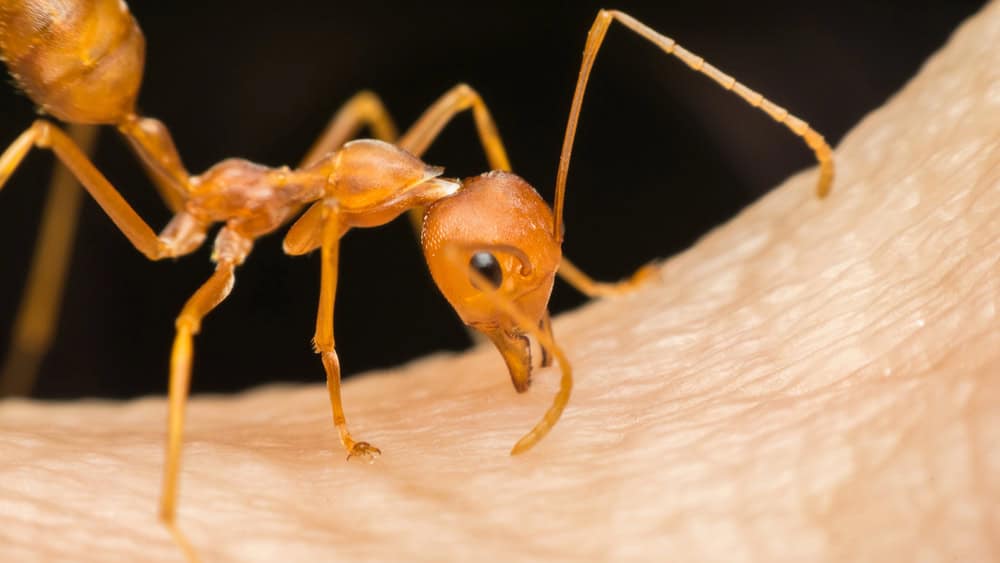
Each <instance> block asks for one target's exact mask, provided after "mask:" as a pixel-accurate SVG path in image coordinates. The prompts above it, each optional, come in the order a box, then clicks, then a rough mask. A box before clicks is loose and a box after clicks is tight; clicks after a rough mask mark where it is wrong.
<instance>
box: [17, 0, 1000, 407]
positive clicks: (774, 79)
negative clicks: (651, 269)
mask: <svg viewBox="0 0 1000 563" xmlns="http://www.w3.org/2000/svg"><path fill="white" fill-rule="evenodd" d="M982 4H983V2H981V1H948V2H940V1H938V2H926V3H924V2H877V1H870V0H843V1H839V2H815V3H813V2H801V1H795V2H792V1H787V2H772V3H768V2H763V3H761V2H755V3H748V2H740V3H717V2H693V1H688V2H666V1H660V2H650V1H647V2H638V1H636V2H616V3H613V4H611V3H608V4H607V6H608V7H617V8H620V9H623V10H626V11H629V12H631V13H632V15H634V16H636V17H637V18H639V19H641V20H643V21H644V22H645V23H647V24H649V25H650V26H652V27H653V28H654V29H657V30H659V31H661V32H662V33H665V34H667V35H669V36H671V37H673V38H674V39H676V40H678V41H679V42H680V43H681V44H682V45H684V46H686V47H687V48H688V49H690V50H692V51H694V52H696V53H698V54H700V55H703V56H704V57H705V58H706V59H708V60H709V61H711V62H713V63H714V64H715V65H716V66H718V67H720V68H721V69H723V70H724V71H726V72H729V73H730V74H732V75H734V76H736V77H737V78H738V79H740V80H741V81H743V82H745V83H746V84H747V85H749V86H750V87H752V88H755V89H757V90H759V91H761V92H763V93H764V94H765V95H767V96H768V97H770V98H771V99H773V100H774V101H775V102H777V103H778V104H781V105H785V106H786V107H788V108H789V109H790V110H791V111H792V112H793V113H795V114H797V115H799V116H801V117H802V118H804V119H806V120H807V121H809V122H810V123H811V124H812V125H813V126H814V127H815V128H816V129H817V130H818V131H820V132H821V133H823V134H824V135H826V136H827V138H828V139H829V140H830V141H831V142H832V143H836V142H839V141H840V139H841V138H842V136H843V135H844V134H845V133H846V132H847V131H848V130H849V129H850V128H851V127H852V126H853V125H854V124H855V123H856V122H857V121H858V120H860V119H861V118H862V117H863V116H864V115H865V114H866V113H867V112H869V111H870V110H872V109H874V108H876V107H878V106H879V105H881V104H882V103H883V102H884V101H885V100H886V99H887V98H888V97H889V96H890V95H891V94H892V93H894V92H895V91H896V90H898V89H899V88H900V87H901V86H902V85H903V84H904V82H905V81H906V80H907V79H908V78H910V77H911V76H912V75H913V74H914V72H915V71H916V70H917V69H918V67H919V66H920V65H921V63H922V62H923V61H924V60H925V59H926V58H927V56H928V55H930V54H931V53H932V52H933V51H935V50H936V49H938V48H939V47H940V46H941V45H942V44H943V43H944V41H945V40H946V38H947V37H948V35H949V34H950V33H951V32H952V31H953V30H954V28H955V27H956V25H957V24H958V23H959V22H960V21H962V20H963V19H964V18H966V17H967V16H969V15H970V14H972V13H973V12H974V11H975V10H977V9H978V8H979V7H980V6H981V5H982ZM599 7H600V4H597V3H593V2H587V1H572V2H530V3H529V2H491V3H478V2H419V3H416V2H413V3H411V2H398V3H395V2H394V3H383V2H352V3H348V2H333V1H326V2H321V1H305V0H286V1H284V2H273V1H268V2H236V1H222V0H219V1H213V2H203V1H197V2H195V1H183V2H181V1H172V2H154V1H152V0H146V1H142V2H140V1H135V2H133V3H132V10H133V13H134V14H135V16H136V18H137V19H138V20H139V22H140V25H141V27H142V28H143V30H144V32H145V34H146V38H147V66H146V75H145V81H144V86H143V90H142V93H141V95H140V108H141V111H142V112H144V113H146V114H149V115H153V116H156V117H159V118H160V119H162V120H163V121H165V122H166V124H167V125H168V126H169V127H170V129H171V131H172V132H173V135H174V138H175V140H176V142H177V145H178V148H179V150H180V152H181V155H182V157H183V158H184V160H185V164H186V165H187V167H188V168H189V170H191V171H192V173H198V172H200V171H202V170H204V169H205V168H207V167H208V166H210V165H212V164H213V163H215V162H217V161H219V160H222V159H223V158H226V157H230V156H240V157H245V158H249V159H251V160H255V161H258V162H261V163H265V164H269V165H279V164H294V163H295V162H296V161H297V160H298V159H299V158H300V157H301V155H302V154H303V153H304V151H305V150H306V149H307V147H308V146H309V145H310V143H311V141H312V140H313V139H314V137H315V136H316V135H317V134H318V133H319V131H320V130H321V129H322V128H323V126H324V125H325V123H326V120H327V119H328V118H329V116H330V115H331V114H332V113H333V112H334V111H335V110H336V109H337V107H338V106H339V105H340V104H341V103H342V102H343V101H344V100H346V99H347V98H348V97H349V96H350V95H351V94H352V93H354V92H356V91H357V90H360V89H362V88H370V89H373V90H375V91H377V92H378V93H379V94H380V95H381V96H382V97H383V99H384V100H385V102H386V104H387V105H388V107H389V108H390V110H391V111H392V113H393V114H394V116H395V118H396V120H397V122H398V123H399V124H400V126H401V127H405V126H406V125H408V124H409V123H410V122H412V121H413V120H414V119H415V118H416V117H417V116H418V115H419V113H420V112H421V111H422V110H423V109H424V108H425V107H426V106H427V105H428V104H430V103H431V102H432V101H433V100H434V99H435V98H436V97H437V96H438V95H440V94H442V93H443V92H444V91H446V90H447V89H448V88H449V87H451V86H452V85H454V84H456V83H458V82H468V83H469V84H471V85H473V86H474V87H475V88H476V89H478V90H479V91H480V93H481V94H482V95H483V97H484V98H485V99H486V101H487V103H488V104H489V105H490V107H491V109H492V111H493V114H494V117H495V118H496V120H497V122H498V123H499V126H500V130H501V133H502V134H503V136H504V139H505V141H506V143H507V147H508V150H509V151H510V155H511V159H512V161H513V164H514V167H515V170H516V171H517V172H519V173H520V174H521V175H522V176H524V177H525V178H527V179H528V180H529V181H530V182H532V183H533V184H534V185H535V186H536V187H537V188H538V189H539V191H540V192H541V193H542V195H543V197H545V198H546V199H549V200H551V196H552V187H551V186H552V184H553V181H554V177H555V170H556V159H557V156H558V152H559V148H560V144H561V140H562V134H563V127H564V125H565V119H566V112H567V108H568V105H569V101H570V98H571V95H572V88H573V84H574V81H575V76H576V73H577V70H578V65H579V58H580V53H581V50H582V46H583V42H584V38H585V36H586V32H587V29H588V28H589V26H590V24H591V21H592V20H593V17H594V15H595V14H596V12H597V9H598V8H599ZM0 111H2V115H3V119H2V120H0V142H2V143H7V142H10V140H13V138H14V137H15V136H16V135H17V134H18V133H19V132H20V131H21V130H23V128H24V127H26V126H27V125H28V124H30V122H31V120H32V118H33V115H34V114H33V109H32V104H31V103H30V101H29V100H27V99H26V98H25V97H24V96H21V95H18V94H16V93H15V92H14V91H13V89H12V88H10V87H7V88H3V89H2V91H0ZM576 146H577V149H576V152H575V154H574V161H573V167H572V169H571V174H570V187H569V191H568V203H567V209H566V228H567V238H566V242H565V246H564V250H565V252H566V254H567V256H570V257H573V258H575V260H576V261H577V263H578V264H579V265H581V266H583V267H585V268H586V269H587V270H589V271H590V272H591V273H593V274H594V275H596V276H599V277H605V278H617V277H619V276H621V275H624V274H625V273H627V272H629V271H630V270H631V269H633V268H634V267H636V266H638V265H640V264H642V263H644V262H646V261H648V260H649V259H652V258H654V257H663V256H668V255H670V254H673V253H676V252H678V251H679V250H682V249H683V248H685V247H686V246H688V245H690V244H691V243H692V242H693V241H694V240H695V239H697V238H698V237H699V236H701V235H702V234H704V233H705V232H706V231H707V230H709V229H711V228H712V227H713V226H715V225H717V224H719V223H720V222H722V221H724V220H726V219H727V218H729V217H731V216H732V215H733V214H734V213H735V212H736V211H738V210H739V209H740V208H742V207H744V206H745V205H747V204H748V203H749V202H751V201H752V200H754V199H756V198H757V197H759V196H760V195H761V194H762V193H763V192H764V191H766V190H767V189H769V188H771V187H772V186H774V185H775V184H776V183H778V182H780V181H781V180H782V179H784V178H785V177H787V176H788V175H790V174H791V173H793V172H795V171H797V170H799V169H801V168H803V167H806V166H811V165H812V156H811V153H810V152H809V151H808V150H807V149H805V148H804V145H802V143H801V141H800V140H799V139H797V138H796V137H794V136H792V135H791V134H790V133H788V132H787V131H786V130H785V129H784V128H783V127H781V126H778V125H776V124H774V123H772V122H771V121H770V120H769V119H768V118H767V117H766V116H764V115H763V114H761V113H759V112H756V111H754V110H752V109H750V108H748V107H747V106H745V105H744V104H743V102H741V101H740V100H739V99H737V98H736V97H734V96H732V95H730V94H727V93H726V92H724V91H722V90H721V89H719V88H718V87H717V86H715V85H714V83H712V82H711V81H709V80H707V79H705V78H703V77H700V76H699V75H697V74H695V73H692V72H690V71H689V70H687V68H686V67H685V66H684V65H683V64H681V63H679V61H677V60H676V59H672V58H669V57H667V56H665V55H662V54H661V53H660V52H659V51H657V50H656V49H655V48H653V47H651V46H649V45H648V44H646V43H644V42H643V41H641V40H639V39H638V38H636V37H634V36H632V35H630V34H629V33H628V32H626V31H624V30H623V28H618V27H615V28H613V30H612V32H611V33H610V34H609V38H608V41H607V42H606V47H605V49H604V50H603V51H602V53H601V55H600V57H599V58H598V62H597V66H596V70H595V74H594V78H593V79H592V86H591V89H590V90H589V92H588V95H587V102H586V103H585V105H584V113H583V118H582V123H581V126H580V131H579V136H578V141H577V145H576ZM95 160H96V163H97V165H98V167H99V168H100V169H101V170H102V171H104V173H105V174H106V175H107V176H108V178H109V179H111V181H112V182H113V183H114V184H115V185H116V186H117V187H118V188H119V190H120V191H121V192H122V193H123V195H124V196H125V197H126V198H127V199H128V200H129V201H130V202H132V203H133V205H134V206H135V207H136V208H137V209H138V211H139V212H140V214H141V215H143V216H144V217H145V218H146V219H147V220H148V221H149V222H150V224H151V225H153V226H154V228H156V229H159V228H160V227H161V226H162V225H164V224H165V223H166V221H167V220H168V218H169V217H168V214H167V213H166V211H165V209H164V207H163V206H162V204H160V203H159V201H158V199H157V196H156V194H155V191H154V190H153V189H152V187H151V185H150V183H149V182H148V180H147V179H146V178H145V177H144V176H143V174H142V172H141V169H140V168H139V166H138V164H137V163H136V162H135V161H134V159H133V157H132V156H131V155H130V153H128V152H127V151H126V150H125V148H124V144H123V143H122V142H121V141H120V140H119V139H118V138H116V137H115V134H114V133H113V132H112V131H110V130H105V131H104V132H103V133H102V137H101V144H100V148H99V151H98V154H97V155H96V157H95ZM426 160H427V161H428V162H431V163H434V164H440V165H444V166H446V167H447V173H448V175H451V176H466V175H473V174H477V173H479V172H482V171H483V169H484V168H485V160H484V158H483V156H482V155H481V153H480V150H479V147H478V143H477V142H476V140H475V136H474V129H473V127H472V125H471V119H470V118H468V117H463V118H461V119H459V120H457V122H456V123H455V124H454V125H453V126H452V127H450V128H449V129H448V130H447V131H446V133H445V134H444V135H443V137H442V138H441V139H440V141H439V142H437V143H436V144H435V145H434V147H433V148H432V149H431V151H430V152H429V153H428V154H427V156H426ZM51 162H52V157H51V155H48V154H45V153H41V152H38V153H33V154H32V155H31V156H30V157H29V158H28V160H27V161H26V163H25V165H24V166H23V167H22V168H21V169H20V170H19V171H18V172H17V174H16V175H15V176H14V177H13V178H12V179H11V180H10V182H9V184H8V186H7V189H5V190H4V191H3V192H2V193H0V350H4V349H5V348H6V342H7V341H8V339H9V336H10V327H11V325H12V320H13V317H14V313H15V310H16V307H17V303H18V300H19V298H20V295H21V291H22V289H23V284H24V277H25V272H26V269H27V265H28V263H29V259H30V255H31V250H32V244H33V240H34V236H35V233H34V229H35V226H36V224H37V221H38V218H39V215H40V212H41V207H42V198H43V195H44V192H45V187H46V185H47V178H48V171H49V169H50V167H51ZM280 241H281V234H280V233H279V234H277V235H274V236H270V237H267V238H265V239H262V240H261V241H259V243H258V245H257V247H256V249H255V252H254V253H253V255H252V256H251V258H250V260H249V261H248V263H247V264H246V265H245V267H243V268H242V269H241V271H240V272H239V274H238V279H237V284H236V289H235V291H234V292H233V295H232V296H231V297H230V299H229V300H228V301H226V302H225V303H224V304H223V305H222V306H221V307H220V308H219V309H217V310H216V311H215V312H214V313H213V314H212V315H210V316H209V317H208V319H207V320H206V322H205V325H204V331H203V333H202V334H201V335H200V336H199V337H198V339H197V341H196V352H197V353H196V362H195V374H194V383H193V389H194V391H195V392H199V391H228V390H234V389H241V388H245V387H248V386H251V385H254V384H258V383H261V382H266V381H276V380H286V381H317V382H318V381H321V380H322V377H323V369H322V366H321V364H320V362H319V359H318V358H317V357H316V356H315V355H314V354H313V353H312V352H311V346H310V337H311V335H312V330H313V326H314V315H315V308H316V297H317V292H318V277H319V264H318V260H317V257H316V256H315V255H313V256H309V257H300V258H290V257H286V256H285V255H283V254H282V253H281V246H280ZM210 247H211V244H207V245H206V247H205V248H203V249H202V250H201V251H199V252H198V253H197V254H195V255H193V256H189V257H187V258H184V259H181V260H179V261H177V262H171V261H166V262H161V263H149V262H147V261H145V260H144V259H143V258H142V257H141V255H140V254H138V253H137V252H136V251H135V250H134V249H133V248H132V247H131V246H130V245H129V244H128V243H127V241H126V240H125V239H124V237H122V236H121V234H120V233H118V232H117V231H116V229H115V228H114V226H113V225H112V224H111V222H110V221H109V220H108V219H107V218H106V217H105V216H104V215H103V214H102V213H101V212H100V210H99V209H98V208H97V206H96V205H95V204H94V203H93V202H92V201H90V200H89V199H88V200H87V202H86V204H85V209H84V214H83V218H82V221H81V225H80V230H79V235H78V238H77V245H76V248H75V251H74V254H73V262H72V267H71V273H70V279H69V290H68V294H67V298H66V301H65V305H64V311H63V313H62V315H61V317H60V318H61V321H60V325H59V328H58V331H57V336H56V342H55V346H54V349H53V350H52V352H51V353H50V355H49V356H48V358H47V360H46V361H45V362H44V364H43V370H42V375H41V378H40V380H39V383H38V386H37V389H36V393H35V394H36V395H37V396H39V397H50V398H55V397H60V398H68V397H79V396H108V397H128V396H135V395H139V394H147V393H162V392H163V391H164V390H165V388H166V374H167V358H168V355H169V350H170V345H171V340H172V337H173V318H174V316H175V315H176V314H177V312H178V311H179V310H180V307H181V305H182V304H183V302H184V301H185V299H186V298H187V297H188V296H189V295H190V294H191V292H193V291H194V290H195V289H196V288H197V286H198V285H199V284H200V283H201V282H202V281H203V280H204V279H206V278H207V276H208V275H209V274H210V273H211V269H212V267H211V264H210V263H209V261H208V254H209V250H210ZM581 301H582V298H581V297H580V296H578V295H577V294H575V293H574V292H573V290H572V289H570V288H569V287H567V286H565V285H563V284H561V283H557V286H556V290H555V295H554V297H553V308H554V310H556V311H561V310H565V309H566V308H569V307H573V306H575V305H577V304H579V303H580V302H581ZM336 333H337V343H338V351H339V353H340V357H341V360H342V363H343V365H344V369H345V372H346V373H356V372H358V371H361V370H365V369H370V368H375V367H388V366H391V365H394V364H398V363H400V362H402V361H405V360H407V359H410V358H414V357H417V356H420V355H423V354H426V353H429V352H431V351H434V350H439V349H460V348H462V347H463V346H465V345H466V342H467V341H466V337H465V334H464V331H463V329H462V327H461V325H460V324H459V322H458V320H457V318H456V317H455V315H454V313H453V312H451V310H450V309H449V307H448V305H447V303H446V302H445V301H444V299H443V298H442V297H441V296H440V295H439V294H438V293H437V291H436V290H435V289H434V287H433V285H432V283H431V281H430V278H429V276H428V275H427V273H426V266H425V265H424V264H423V263H422V259H421V255H420V253H419V250H418V247H417V245H416V243H415V242H414V240H413V237H412V235H411V233H410V231H409V227H408V225H407V224H406V223H405V222H404V221H399V222H397V223H395V224H392V225H389V226H387V227H384V228H380V229H367V230H358V231H354V232H352V233H351V234H350V235H349V236H348V237H347V238H346V239H345V241H344V244H343V254H342V257H341V285H340V288H339V292H338V300H337V309H336ZM497 361H498V362H499V361H500V360H499V358H498V360H497Z"/></svg>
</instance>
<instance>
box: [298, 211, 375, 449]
mask: <svg viewBox="0 0 1000 563" xmlns="http://www.w3.org/2000/svg"><path fill="white" fill-rule="evenodd" d="M321 203H322V204H323V207H322V210H323V220H324V224H323V236H322V247H321V248H322V250H321V254H322V265H321V269H320V289H319V310H318V311H317V313H316V333H315V335H314V336H313V346H315V348H316V352H318V353H319V354H320V357H321V358H322V360H323V369H324V370H326V388H327V391H328V392H329V394H330V407H331V409H332V410H333V424H334V425H335V426H336V427H337V431H338V432H340V442H341V443H342V444H343V445H344V449H346V450H347V459H351V458H352V457H361V458H364V459H367V460H368V461H372V460H374V458H375V457H377V456H378V455H379V454H381V453H382V451H381V450H379V449H378V448H376V447H375V446H373V445H371V444H369V443H368V442H356V441H355V440H354V438H352V437H351V433H350V431H348V430H347V418H346V417H345V416H344V405H343V402H342V400H341V397H340V358H338V357H337V350H336V347H335V344H334V338H333V304H334V299H335V298H336V294H337V266H338V264H337V263H338V260H339V255H340V236H341V235H342V234H343V231H342V229H341V226H340V218H339V216H338V213H339V211H338V209H337V208H336V206H335V205H334V204H332V203H328V202H326V201H323V202H321Z"/></svg>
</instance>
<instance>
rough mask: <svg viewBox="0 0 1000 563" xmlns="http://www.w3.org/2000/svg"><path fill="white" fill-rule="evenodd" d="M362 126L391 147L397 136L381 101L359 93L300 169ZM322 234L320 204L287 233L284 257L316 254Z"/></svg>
mask: <svg viewBox="0 0 1000 563" xmlns="http://www.w3.org/2000/svg"><path fill="white" fill-rule="evenodd" d="M365 126H367V127H368V129H370V130H371V132H372V134H374V135H375V138H376V139H378V140H380V141H385V142H387V143H392V142H395V140H396V137H398V136H399V134H398V133H397V132H396V125H395V123H394V122H393V120H392V116H390V115H389V111H388V110H386V109H385V105H383V104H382V100H380V99H379V97H378V95H376V94H375V93H374V92H369V91H367V90H363V91H361V92H358V93H357V94H355V95H354V96H353V97H352V98H351V99H349V100H347V102H345V103H344V105H343V106H341V108H340V109H339V110H337V113H336V114H334V116H333V118H332V119H330V123H329V124H327V126H326V129H324V130H323V133H322V134H321V135H320V137H319V139H317V140H316V142H315V143H313V146H312V147H311V148H310V149H309V152H308V153H307V154H306V156H305V158H303V159H302V162H301V165H300V167H301V168H305V167H308V166H311V165H313V164H315V163H316V162H317V161H319V159H320V158H321V157H323V156H325V155H326V154H327V153H330V152H332V151H334V150H336V149H339V148H340V147H341V146H342V145H343V144H344V143H346V142H347V141H348V140H350V139H353V138H354V137H355V136H356V135H357V133H358V131H359V130H360V129H361V128H362V127H365ZM322 230H323V202H322V201H318V202H316V203H314V204H313V205H312V206H311V207H310V208H309V209H307V210H306V212H305V213H303V214H302V216H301V217H299V218H298V220H296V221H295V223H294V224H292V226H291V227H290V228H289V229H288V233H287V234H286V235H285V241H284V248H285V254H288V255H290V256H301V255H302V254H306V253H308V252H312V251H313V250H316V249H317V248H319V246H320V237H321V236H322Z"/></svg>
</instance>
